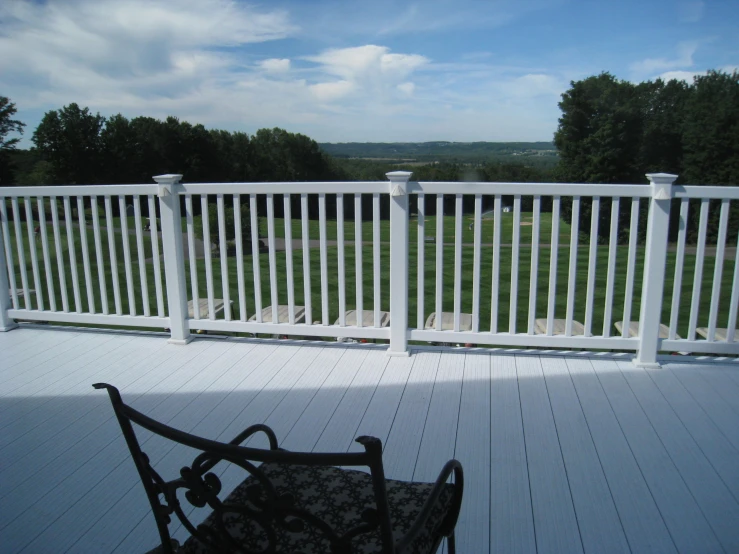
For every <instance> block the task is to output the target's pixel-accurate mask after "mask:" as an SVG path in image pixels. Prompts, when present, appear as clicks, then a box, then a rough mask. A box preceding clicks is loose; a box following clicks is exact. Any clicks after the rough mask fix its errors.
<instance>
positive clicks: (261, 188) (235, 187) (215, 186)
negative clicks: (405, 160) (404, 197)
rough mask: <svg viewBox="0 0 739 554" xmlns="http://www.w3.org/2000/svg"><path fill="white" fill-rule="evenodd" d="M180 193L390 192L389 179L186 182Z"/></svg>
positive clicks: (178, 189)
mask: <svg viewBox="0 0 739 554" xmlns="http://www.w3.org/2000/svg"><path fill="white" fill-rule="evenodd" d="M174 192H176V193H179V194H302V193H305V194H337V193H345V194H352V193H375V192H389V189H388V181H313V182H310V181H306V182H274V183H186V184H179V185H176V186H175V188H174Z"/></svg>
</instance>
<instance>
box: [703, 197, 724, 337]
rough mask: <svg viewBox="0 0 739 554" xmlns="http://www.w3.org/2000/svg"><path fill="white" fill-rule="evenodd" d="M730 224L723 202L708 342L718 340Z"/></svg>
mask: <svg viewBox="0 0 739 554" xmlns="http://www.w3.org/2000/svg"><path fill="white" fill-rule="evenodd" d="M728 223H729V200H728V199H726V198H724V199H723V200H721V215H720V216H719V223H718V238H717V239H716V258H715V262H716V263H715V265H714V269H713V288H712V291H711V311H710V314H709V316H708V340H709V341H714V340H716V318H717V317H718V302H719V295H720V294H721V277H722V275H723V272H724V250H725V249H726V227H727V225H728Z"/></svg>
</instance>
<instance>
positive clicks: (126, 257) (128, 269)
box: [118, 196, 136, 315]
mask: <svg viewBox="0 0 739 554" xmlns="http://www.w3.org/2000/svg"><path fill="white" fill-rule="evenodd" d="M118 209H119V211H120V214H121V217H120V221H121V240H122V241H123V264H124V269H125V275H126V290H127V291H128V313H130V314H131V315H136V290H135V288H134V284H133V267H132V265H131V243H130V241H129V240H128V213H127V212H126V197H125V196H118Z"/></svg>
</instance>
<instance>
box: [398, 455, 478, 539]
mask: <svg viewBox="0 0 739 554" xmlns="http://www.w3.org/2000/svg"><path fill="white" fill-rule="evenodd" d="M452 473H453V474H454V497H453V498H452V505H451V507H450V509H449V513H448V514H447V516H446V518H445V519H444V521H443V522H442V523H441V527H440V531H441V534H442V535H445V536H446V535H448V534H449V533H450V532H451V531H452V529H454V526H455V525H456V524H457V518H458V517H459V510H460V508H461V507H462V492H463V490H464V472H463V471H462V464H460V463H459V462H458V461H457V460H449V461H448V462H447V463H446V464H444V467H443V468H442V470H441V473H439V477H438V478H437V479H436V483H434V487H433V489H431V493H430V494H429V495H428V497H427V498H426V501H425V502H424V503H423V507H422V508H421V512H420V513H419V514H418V517H416V520H415V521H414V522H413V525H411V528H410V529H408V532H407V533H406V534H405V535H403V536H402V537H401V538H400V540H398V541H397V542H396V543H395V549H396V550H397V551H398V552H403V551H404V549H405V548H407V547H408V545H409V544H410V543H412V542H413V540H414V539H415V538H416V537H417V536H418V535H419V534H420V533H421V531H423V527H424V526H425V525H426V522H427V521H428V519H429V517H430V516H431V513H432V511H433V509H434V505H435V504H436V502H437V501H438V500H439V497H440V496H441V493H442V491H443V489H444V486H445V485H446V482H447V480H448V479H449V477H450V476H451V475H452Z"/></svg>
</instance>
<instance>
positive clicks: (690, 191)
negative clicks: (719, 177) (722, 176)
mask: <svg viewBox="0 0 739 554" xmlns="http://www.w3.org/2000/svg"><path fill="white" fill-rule="evenodd" d="M672 196H673V198H716V199H723V198H728V199H730V200H737V199H739V187H728V186H727V187H717V186H709V185H700V186H699V185H675V186H674V187H672Z"/></svg>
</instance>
